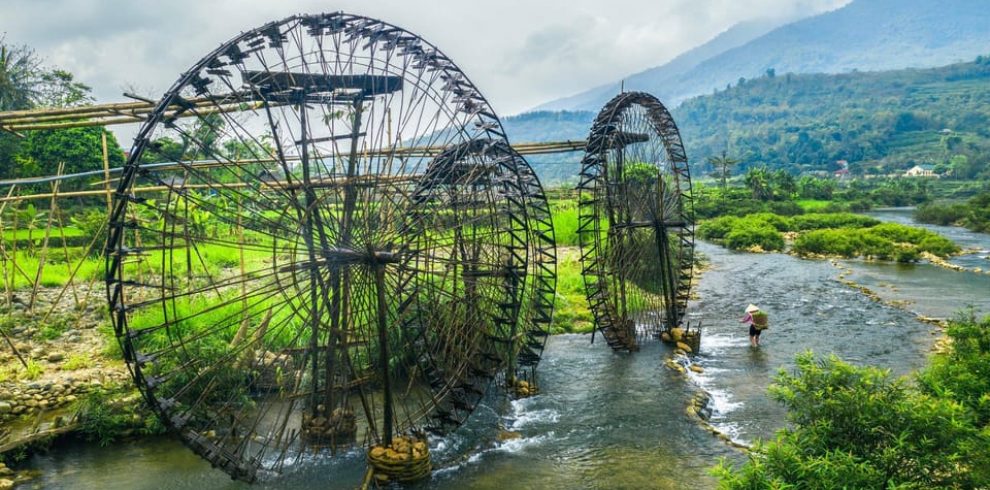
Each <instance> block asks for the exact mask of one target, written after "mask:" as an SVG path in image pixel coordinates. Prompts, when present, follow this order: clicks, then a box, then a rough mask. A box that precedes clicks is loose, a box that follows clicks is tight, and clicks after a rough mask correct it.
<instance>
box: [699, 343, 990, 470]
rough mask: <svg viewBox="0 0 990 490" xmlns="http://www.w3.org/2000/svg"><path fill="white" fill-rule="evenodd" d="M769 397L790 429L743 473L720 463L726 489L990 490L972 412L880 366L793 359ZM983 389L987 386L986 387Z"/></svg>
mask: <svg viewBox="0 0 990 490" xmlns="http://www.w3.org/2000/svg"><path fill="white" fill-rule="evenodd" d="M796 364H797V371H796V372H795V373H793V374H789V373H787V372H784V371H781V372H780V373H779V374H778V375H777V377H776V379H775V384H774V385H772V386H771V388H770V396H771V397H772V398H774V399H775V400H777V401H778V402H780V403H782V404H784V405H785V406H786V407H787V409H788V419H789V421H790V422H791V424H792V427H791V428H788V429H784V430H781V431H779V432H778V433H777V436H776V438H775V439H774V440H772V441H769V442H766V443H760V444H757V445H756V446H755V447H754V449H753V451H752V452H751V454H750V457H749V461H748V462H747V463H746V464H745V465H744V466H743V467H742V468H733V467H732V466H731V465H729V464H727V463H725V462H723V463H722V464H720V465H719V466H718V467H717V468H716V469H715V470H714V473H715V474H716V475H717V476H718V477H719V478H720V480H721V482H720V487H721V488H723V489H755V488H903V489H907V488H918V489H921V488H981V487H984V486H986V485H987V484H990V474H988V471H987V468H990V465H988V462H990V460H988V458H990V444H988V439H987V435H988V434H987V433H986V431H983V432H982V433H981V431H980V430H979V428H978V427H977V426H976V425H974V421H975V418H974V416H973V413H972V411H971V410H970V409H969V408H968V407H966V406H965V405H963V404H960V403H958V402H957V401H955V400H953V399H951V398H948V397H939V396H933V395H932V394H929V393H925V392H919V391H918V390H916V389H913V388H912V387H911V385H910V384H908V383H907V382H906V381H905V380H899V379H892V378H891V376H890V372H889V371H887V370H882V369H878V368H875V367H855V366H852V365H850V364H847V363H845V362H842V361H841V360H839V359H838V358H837V357H835V356H831V357H828V358H825V359H821V360H817V359H815V357H814V355H813V354H812V353H810V352H808V353H804V354H801V355H799V356H798V357H797V360H796ZM985 387H986V385H984V388H985Z"/></svg>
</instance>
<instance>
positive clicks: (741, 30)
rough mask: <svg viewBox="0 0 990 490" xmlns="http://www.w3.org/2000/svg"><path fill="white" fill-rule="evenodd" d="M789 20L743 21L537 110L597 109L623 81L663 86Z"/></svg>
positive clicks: (639, 85)
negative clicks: (661, 61) (678, 52)
mask: <svg viewBox="0 0 990 490" xmlns="http://www.w3.org/2000/svg"><path fill="white" fill-rule="evenodd" d="M787 22H788V21H787V20H785V19H777V20H769V19H764V20H755V21H749V22H740V23H738V24H736V25H734V26H732V27H730V28H729V29H728V30H726V31H724V32H722V33H720V34H719V35H717V36H715V37H714V38H712V39H711V40H710V41H708V42H706V43H704V44H702V45H700V46H698V47H696V48H694V49H691V50H689V51H687V52H685V53H683V54H681V55H680V56H678V57H676V58H674V59H673V60H671V61H670V62H668V63H666V64H663V65H661V66H657V67H653V68H650V69H648V70H644V71H641V72H639V73H635V74H633V75H629V76H628V77H626V78H625V79H624V80H622V81H618V80H617V81H615V82H611V83H607V84H605V85H600V86H598V87H595V88H593V89H591V90H587V91H584V92H581V93H579V94H577V95H572V96H570V97H564V98H563V99H558V100H554V101H551V102H547V103H546V104H542V105H540V106H537V107H535V108H534V109H533V112H537V111H562V110H568V111H573V110H597V109H598V108H600V107H601V106H602V105H604V103H605V102H607V101H608V100H609V99H610V98H612V96H614V95H615V94H616V93H617V92H618V91H619V88H620V86H621V85H624V86H625V89H626V90H645V91H649V90H650V89H651V88H652V87H658V86H662V85H663V84H664V82H665V81H668V80H671V79H673V78H675V77H677V76H680V75H683V74H684V73H687V72H688V71H689V70H691V69H692V68H694V67H696V66H698V65H699V64H700V63H701V62H703V61H705V60H707V59H709V58H711V57H713V56H715V55H718V54H720V53H723V52H725V51H728V50H729V49H732V48H735V47H738V46H742V45H743V44H745V43H747V42H749V41H752V40H753V39H756V38H758V37H760V36H762V35H764V34H766V33H768V32H770V31H771V30H773V29H774V28H776V27H780V26H781V25H783V24H786V23H787Z"/></svg>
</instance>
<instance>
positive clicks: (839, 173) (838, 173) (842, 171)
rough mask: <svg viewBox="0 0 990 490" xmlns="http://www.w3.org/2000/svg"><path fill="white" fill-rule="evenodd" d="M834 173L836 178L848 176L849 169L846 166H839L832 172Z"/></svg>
mask: <svg viewBox="0 0 990 490" xmlns="http://www.w3.org/2000/svg"><path fill="white" fill-rule="evenodd" d="M834 175H835V178H837V179H845V178H848V177H849V169H848V168H840V169H839V170H836V171H835V172H834Z"/></svg>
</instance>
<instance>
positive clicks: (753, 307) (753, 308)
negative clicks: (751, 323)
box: [746, 303, 760, 313]
mask: <svg viewBox="0 0 990 490" xmlns="http://www.w3.org/2000/svg"><path fill="white" fill-rule="evenodd" d="M754 311H760V307H759V306H756V305H754V304H752V303H750V304H749V306H747V307H746V313H753V312H754Z"/></svg>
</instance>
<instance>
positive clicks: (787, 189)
mask: <svg viewBox="0 0 990 490" xmlns="http://www.w3.org/2000/svg"><path fill="white" fill-rule="evenodd" d="M770 181H771V184H772V186H773V191H774V192H775V193H779V194H780V196H779V197H781V198H785V199H786V198H789V197H791V196H792V195H794V193H796V192H797V182H796V181H795V180H794V176H793V175H791V173H790V172H788V171H787V170H784V169H782V168H781V169H777V170H776V171H774V173H773V174H772V175H771V176H770Z"/></svg>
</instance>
